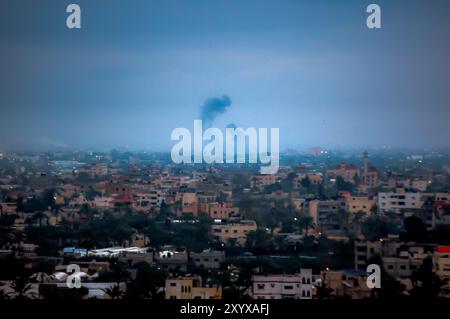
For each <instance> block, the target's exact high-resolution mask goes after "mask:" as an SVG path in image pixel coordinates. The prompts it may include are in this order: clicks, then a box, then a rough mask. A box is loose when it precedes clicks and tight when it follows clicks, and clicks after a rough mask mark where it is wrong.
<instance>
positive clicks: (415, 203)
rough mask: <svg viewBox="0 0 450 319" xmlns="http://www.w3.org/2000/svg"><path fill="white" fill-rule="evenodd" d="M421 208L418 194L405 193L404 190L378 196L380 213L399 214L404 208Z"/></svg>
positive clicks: (382, 193)
mask: <svg viewBox="0 0 450 319" xmlns="http://www.w3.org/2000/svg"><path fill="white" fill-rule="evenodd" d="M421 206H422V201H421V195H420V193H413V192H406V191H405V189H404V188H397V189H396V190H395V191H394V192H380V193H379V194H378V208H379V210H380V212H390V211H392V212H397V213H399V212H400V211H401V210H402V209H405V208H420V207H421Z"/></svg>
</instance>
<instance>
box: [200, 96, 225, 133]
mask: <svg viewBox="0 0 450 319" xmlns="http://www.w3.org/2000/svg"><path fill="white" fill-rule="evenodd" d="M230 105H231V99H230V98H229V97H228V95H223V96H222V97H214V98H210V99H207V100H206V101H205V103H204V104H203V106H202V115H201V117H202V120H203V125H205V126H210V125H211V124H212V123H213V122H214V119H215V118H216V116H217V115H219V114H223V113H225V112H226V110H227V107H229V106H230Z"/></svg>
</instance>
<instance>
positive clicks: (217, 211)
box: [208, 203, 241, 220]
mask: <svg viewBox="0 0 450 319" xmlns="http://www.w3.org/2000/svg"><path fill="white" fill-rule="evenodd" d="M208 206H209V207H208V215H209V217H211V218H213V219H223V220H233V219H234V220H236V219H239V218H240V217H241V214H240V213H239V208H238V207H233V206H232V205H231V204H223V203H213V204H210V205H208Z"/></svg>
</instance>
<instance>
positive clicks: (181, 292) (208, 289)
mask: <svg viewBox="0 0 450 319" xmlns="http://www.w3.org/2000/svg"><path fill="white" fill-rule="evenodd" d="M165 292H166V299H221V298H222V287H220V286H217V285H204V284H203V283H202V278H201V277H200V276H192V277H180V278H173V279H172V278H171V279H166V284H165Z"/></svg>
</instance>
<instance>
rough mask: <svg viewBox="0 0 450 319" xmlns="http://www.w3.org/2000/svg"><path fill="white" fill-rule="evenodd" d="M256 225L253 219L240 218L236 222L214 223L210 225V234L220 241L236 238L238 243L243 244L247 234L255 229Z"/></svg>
mask: <svg viewBox="0 0 450 319" xmlns="http://www.w3.org/2000/svg"><path fill="white" fill-rule="evenodd" d="M256 229H257V225H256V222H255V221H254V220H241V221H240V222H236V223H234V222H233V223H214V224H213V225H212V226H211V235H212V236H213V237H215V238H216V239H218V240H220V241H221V242H224V243H226V242H227V241H228V240H236V243H237V244H238V245H244V244H245V242H246V241H247V234H248V233H249V232H251V231H256Z"/></svg>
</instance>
